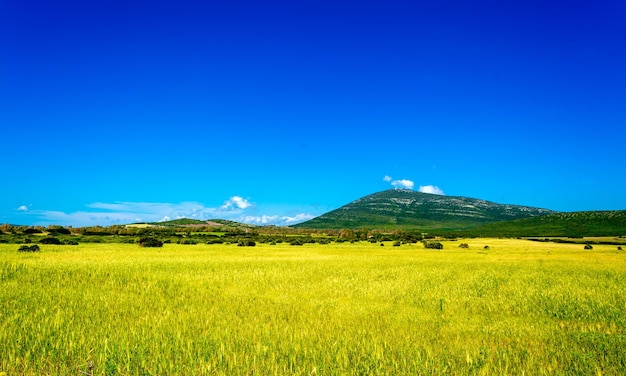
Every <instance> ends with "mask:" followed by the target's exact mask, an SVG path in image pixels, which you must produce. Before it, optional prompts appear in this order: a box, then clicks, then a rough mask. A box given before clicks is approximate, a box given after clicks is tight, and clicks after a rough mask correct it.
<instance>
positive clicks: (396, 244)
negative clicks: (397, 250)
mask: <svg viewBox="0 0 626 376" xmlns="http://www.w3.org/2000/svg"><path fill="white" fill-rule="evenodd" d="M400 244H402V243H400V241H399V240H396V241H395V242H393V246H394V247H399V246H400Z"/></svg>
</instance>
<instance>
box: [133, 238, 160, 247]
mask: <svg viewBox="0 0 626 376" xmlns="http://www.w3.org/2000/svg"><path fill="white" fill-rule="evenodd" d="M137 244H139V246H140V247H153V248H156V247H163V242H162V241H160V240H159V239H157V238H151V237H143V238H139V239H138V240H137Z"/></svg>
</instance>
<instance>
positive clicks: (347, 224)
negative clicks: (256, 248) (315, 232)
mask: <svg viewBox="0 0 626 376" xmlns="http://www.w3.org/2000/svg"><path fill="white" fill-rule="evenodd" d="M549 213H553V211H551V210H547V209H540V208H533V207H528V206H520V205H509V204H498V203H495V202H491V201H486V200H481V199H475V198H469V197H462V196H444V195H437V194H432V193H423V192H416V191H413V190H409V189H402V188H393V189H388V190H385V191H381V192H377V193H373V194H370V195H367V196H364V197H361V198H359V199H357V200H355V201H353V202H351V203H349V204H347V205H344V206H342V207H340V208H338V209H336V210H333V211H331V212H328V213H326V214H323V215H321V216H319V217H316V218H313V219H311V220H309V221H307V222H303V223H300V224H298V225H297V227H305V228H398V227H400V228H417V229H423V230H428V229H463V228H468V227H474V226H478V225H482V224H486V223H493V222H500V221H509V220H514V219H521V218H528V217H534V216H540V215H545V214H549Z"/></svg>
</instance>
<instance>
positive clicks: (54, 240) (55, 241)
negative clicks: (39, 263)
mask: <svg viewBox="0 0 626 376" xmlns="http://www.w3.org/2000/svg"><path fill="white" fill-rule="evenodd" d="M39 244H57V245H60V244H61V241H60V240H59V239H57V238H43V239H41V240H40V241H39Z"/></svg>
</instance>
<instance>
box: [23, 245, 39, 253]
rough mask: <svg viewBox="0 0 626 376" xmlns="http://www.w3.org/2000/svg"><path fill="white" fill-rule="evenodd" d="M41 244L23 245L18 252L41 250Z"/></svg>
mask: <svg viewBox="0 0 626 376" xmlns="http://www.w3.org/2000/svg"><path fill="white" fill-rule="evenodd" d="M40 250H41V249H39V246H38V245H37V244H33V245H23V246H21V247H20V248H19V249H18V252H39V251H40Z"/></svg>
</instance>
